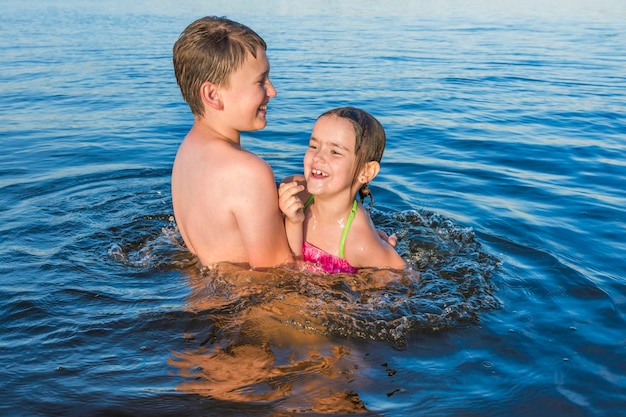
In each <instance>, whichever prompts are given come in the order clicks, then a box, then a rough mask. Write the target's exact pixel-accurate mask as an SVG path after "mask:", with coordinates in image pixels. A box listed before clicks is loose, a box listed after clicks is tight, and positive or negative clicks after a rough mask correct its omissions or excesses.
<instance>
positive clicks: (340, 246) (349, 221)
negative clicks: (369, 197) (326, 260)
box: [339, 199, 359, 259]
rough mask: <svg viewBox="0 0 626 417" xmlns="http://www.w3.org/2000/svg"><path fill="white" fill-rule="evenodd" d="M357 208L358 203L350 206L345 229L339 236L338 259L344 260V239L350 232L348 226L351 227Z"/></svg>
mask: <svg viewBox="0 0 626 417" xmlns="http://www.w3.org/2000/svg"><path fill="white" fill-rule="evenodd" d="M358 208H359V203H357V202H356V199H355V200H354V203H353V204H352V210H350V215H349V216H348V221H347V222H346V227H344V228H343V233H342V234H341V241H340V242H339V257H340V258H341V259H344V258H345V251H344V247H345V246H346V238H347V237H348V232H349V231H350V226H352V220H354V216H355V215H356V211H357V209H358Z"/></svg>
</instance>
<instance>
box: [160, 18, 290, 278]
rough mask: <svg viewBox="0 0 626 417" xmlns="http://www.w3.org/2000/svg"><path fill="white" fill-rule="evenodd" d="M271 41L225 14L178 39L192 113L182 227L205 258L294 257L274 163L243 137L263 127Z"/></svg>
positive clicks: (180, 202)
mask: <svg viewBox="0 0 626 417" xmlns="http://www.w3.org/2000/svg"><path fill="white" fill-rule="evenodd" d="M265 48H266V45H265V41H263V39H261V37H259V36H258V35H257V34H256V33H255V32H254V31H252V30H251V29H250V28H248V27H246V26H244V25H241V24H239V23H237V22H233V21H230V20H228V19H225V18H217V17H205V18H202V19H198V20H197V21H195V22H193V23H192V24H190V25H189V26H188V27H187V28H186V29H185V30H184V31H183V33H182V34H181V36H180V37H179V39H178V40H177V42H176V44H175V45H174V50H173V53H174V57H173V58H174V72H175V74H176V80H177V82H178V85H179V86H180V89H181V93H182V94H183V97H184V98H185V101H187V103H188V104H189V107H190V108H191V111H192V113H193V115H194V123H193V127H192V128H191V130H190V131H189V133H188V134H187V136H186V137H185V139H184V141H183V143H182V144H181V146H180V148H179V150H178V154H177V155H176V160H175V161H174V167H173V170H172V201H173V205H174V216H175V218H176V223H177V225H178V228H179V230H180V233H181V235H182V237H183V239H184V241H185V243H186V245H187V247H188V248H189V250H190V251H191V252H193V253H194V254H196V255H197V256H198V258H200V262H202V264H204V265H212V264H215V263H218V262H233V263H247V264H249V265H250V266H252V267H254V268H259V267H270V266H274V265H279V264H284V263H287V262H289V261H291V260H292V256H291V251H290V249H289V245H288V243H287V237H286V234H285V228H284V224H283V221H282V216H281V213H280V210H279V208H278V192H277V189H276V182H275V180H274V175H273V173H272V170H271V168H270V167H269V166H268V165H267V163H265V162H264V161H263V160H262V159H260V158H259V157H257V156H256V155H254V154H252V153H250V152H248V151H246V150H245V149H243V148H242V147H241V145H240V132H243V131H254V130H259V129H263V128H264V127H265V126H266V124H267V121H266V113H267V103H268V102H269V100H270V98H271V97H274V96H275V95H276V90H275V89H274V86H273V85H272V83H271V81H270V79H269V62H268V60H267V56H266V54H265Z"/></svg>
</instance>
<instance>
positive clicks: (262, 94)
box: [222, 46, 276, 132]
mask: <svg viewBox="0 0 626 417" xmlns="http://www.w3.org/2000/svg"><path fill="white" fill-rule="evenodd" d="M269 72H270V64H269V61H268V60H267V56H266V54H265V50H264V49H263V48H261V47H260V46H259V47H257V52H256V58H255V57H253V56H252V54H248V58H247V59H246V61H245V62H244V64H243V65H242V66H241V68H239V69H238V70H237V71H235V72H233V73H232V74H231V76H230V83H229V86H228V87H227V88H223V89H222V100H223V103H224V114H223V116H224V117H226V118H227V119H228V121H229V124H230V126H231V127H232V128H234V129H236V130H238V131H239V132H245V131H253V130H259V129H263V128H264V127H265V126H266V125H267V120H266V115H267V103H268V102H269V100H270V98H272V97H275V96H276V89H275V88H274V86H273V85H272V82H271V81H270V78H269Z"/></svg>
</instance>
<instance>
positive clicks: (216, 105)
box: [200, 81, 224, 110]
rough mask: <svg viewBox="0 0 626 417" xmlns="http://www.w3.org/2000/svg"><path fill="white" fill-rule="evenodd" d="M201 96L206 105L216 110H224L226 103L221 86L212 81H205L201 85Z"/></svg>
mask: <svg viewBox="0 0 626 417" xmlns="http://www.w3.org/2000/svg"><path fill="white" fill-rule="evenodd" d="M200 97H201V98H202V102H203V103H204V105H205V106H206V107H210V108H212V109H215V110H223V109H224V103H223V102H222V97H221V95H220V87H219V86H218V85H217V84H215V83H212V82H209V81H205V82H204V83H202V85H201V86H200Z"/></svg>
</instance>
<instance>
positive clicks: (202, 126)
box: [191, 117, 241, 147]
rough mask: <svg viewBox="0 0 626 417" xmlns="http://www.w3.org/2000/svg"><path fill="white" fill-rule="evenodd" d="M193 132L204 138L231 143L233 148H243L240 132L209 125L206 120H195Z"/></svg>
mask: <svg viewBox="0 0 626 417" xmlns="http://www.w3.org/2000/svg"><path fill="white" fill-rule="evenodd" d="M191 130H192V131H195V133H196V134H197V135H198V136H200V137H202V138H205V139H210V140H222V141H224V142H228V143H230V144H231V145H233V146H236V147H241V134H240V132H239V131H237V130H234V129H226V128H223V127H220V126H219V125H215V124H212V123H209V122H208V121H207V120H206V119H204V118H199V117H196V118H194V124H193V127H192V128H191Z"/></svg>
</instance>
